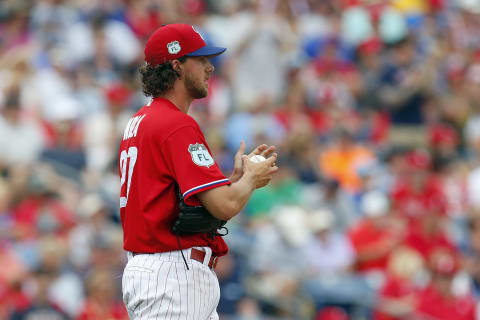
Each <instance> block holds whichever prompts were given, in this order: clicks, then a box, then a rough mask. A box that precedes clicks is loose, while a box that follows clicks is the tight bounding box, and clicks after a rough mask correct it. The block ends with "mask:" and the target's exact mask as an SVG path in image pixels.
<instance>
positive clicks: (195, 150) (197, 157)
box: [188, 143, 215, 168]
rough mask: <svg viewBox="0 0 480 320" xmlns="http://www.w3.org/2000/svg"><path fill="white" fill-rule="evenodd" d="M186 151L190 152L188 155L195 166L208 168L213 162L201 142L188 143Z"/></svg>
mask: <svg viewBox="0 0 480 320" xmlns="http://www.w3.org/2000/svg"><path fill="white" fill-rule="evenodd" d="M188 152H190V155H191V156H192V160H193V163H195V164H196V165H197V166H201V167H207V168H209V167H210V166H212V165H213V164H214V163H215V161H214V160H213V157H212V156H211V155H210V153H209V152H208V149H207V147H205V145H204V144H203V143H195V144H191V145H189V146H188Z"/></svg>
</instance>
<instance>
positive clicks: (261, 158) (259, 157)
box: [249, 154, 267, 162]
mask: <svg viewBox="0 0 480 320" xmlns="http://www.w3.org/2000/svg"><path fill="white" fill-rule="evenodd" d="M249 160H250V161H252V162H262V161H265V160H267V159H265V157H264V156H262V155H260V154H256V155H254V156H253V157H251V158H249Z"/></svg>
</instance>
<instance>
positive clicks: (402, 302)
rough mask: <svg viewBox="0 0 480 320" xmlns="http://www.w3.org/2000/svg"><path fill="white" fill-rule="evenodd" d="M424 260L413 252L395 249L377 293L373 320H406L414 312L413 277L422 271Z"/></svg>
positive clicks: (414, 287) (414, 289)
mask: <svg viewBox="0 0 480 320" xmlns="http://www.w3.org/2000/svg"><path fill="white" fill-rule="evenodd" d="M423 264H424V260H423V258H422V256H421V255H419V254H418V253H417V252H415V251H414V250H411V249H409V248H402V249H397V250H396V251H395V252H394V253H393V255H392V257H391V259H390V261H389V264H388V274H387V279H386V281H385V283H384V285H383V287H382V289H381V290H380V292H379V299H378V304H377V306H376V309H377V311H375V312H374V314H373V319H374V320H401V319H407V318H408V317H409V316H411V314H412V312H413V311H414V310H415V306H416V305H415V301H416V300H415V293H416V290H417V288H416V285H415V282H414V277H415V275H417V274H418V273H419V272H420V271H421V270H422V269H423Z"/></svg>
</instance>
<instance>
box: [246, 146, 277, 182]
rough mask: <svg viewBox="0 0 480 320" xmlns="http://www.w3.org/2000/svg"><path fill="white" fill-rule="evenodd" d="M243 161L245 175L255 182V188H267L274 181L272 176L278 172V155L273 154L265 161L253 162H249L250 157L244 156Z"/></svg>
mask: <svg viewBox="0 0 480 320" xmlns="http://www.w3.org/2000/svg"><path fill="white" fill-rule="evenodd" d="M242 160H243V174H244V175H246V176H248V177H249V178H251V179H252V180H253V183H254V185H255V188H256V189H258V188H262V187H264V186H266V185H267V184H268V183H269V182H270V180H271V179H272V175H273V174H274V173H275V172H277V171H278V167H277V166H276V164H275V162H276V161H277V154H276V153H273V154H272V155H271V156H270V157H268V158H267V159H266V160H265V161H261V162H253V161H250V160H248V156H245V155H244V156H242Z"/></svg>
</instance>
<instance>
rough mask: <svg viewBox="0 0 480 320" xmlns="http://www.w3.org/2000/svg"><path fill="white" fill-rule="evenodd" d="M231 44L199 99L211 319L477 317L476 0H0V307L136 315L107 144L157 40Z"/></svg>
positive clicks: (132, 101) (140, 100)
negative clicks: (230, 187)
mask: <svg viewBox="0 0 480 320" xmlns="http://www.w3.org/2000/svg"><path fill="white" fill-rule="evenodd" d="M177 22H183V23H189V24H192V25H195V26H197V27H198V30H200V31H201V33H202V34H203V35H204V37H205V38H206V39H207V41H208V42H211V43H214V44H218V45H221V46H225V47H227V48H228V50H227V51H226V53H225V54H223V55H221V56H219V57H217V58H215V59H214V64H215V68H216V70H215V76H214V77H212V78H211V83H210V94H209V96H208V97H207V98H205V99H203V100H197V101H194V103H193V105H192V107H191V111H190V113H191V114H192V115H193V116H194V117H195V118H196V120H197V121H198V122H199V124H200V125H201V127H202V129H203V131H204V133H205V136H206V138H207V141H208V143H209V145H210V147H211V149H212V151H213V154H214V156H215V158H216V160H217V162H218V163H219V165H220V167H221V168H222V170H223V172H224V173H225V175H227V176H228V175H229V174H230V172H231V170H232V166H233V154H234V153H235V151H236V149H237V148H238V147H239V145H240V141H241V140H242V139H243V140H245V141H246V143H247V146H248V149H249V150H251V149H253V148H254V147H255V146H256V145H258V144H261V143H267V144H274V145H276V146H277V147H278V152H279V154H280V157H279V161H278V165H279V166H280V171H279V172H278V174H276V176H275V177H274V179H273V180H272V182H271V184H270V185H269V186H267V187H265V188H262V189H260V190H257V191H256V192H255V193H254V195H253V197H252V199H251V201H250V202H249V203H248V205H247V207H246V208H245V210H244V211H243V212H242V213H241V214H240V215H239V216H237V217H236V218H234V219H233V220H232V221H230V222H229V229H230V233H229V234H228V236H226V237H225V239H226V241H227V242H228V244H229V245H230V248H231V249H230V253H229V255H227V256H226V257H223V258H221V259H219V263H218V266H217V269H216V272H217V274H218V278H219V280H220V284H221V290H222V298H221V301H220V304H219V307H218V311H219V313H220V314H221V319H227V320H228V319H232V320H242V319H243V320H247V319H248V320H256V319H315V320H345V319H354V320H355V319H374V320H395V319H398V320H400V319H414V320H415V319H425V320H435V319H437V320H443V319H445V320H453V319H455V320H462V319H480V310H479V309H478V308H477V305H478V303H479V302H480V161H479V160H480V158H479V155H480V1H479V0H178V1H174V0H36V1H33V0H31V1H27V0H3V1H1V2H0V319H14V320H20V319H25V320H28V319H40V318H39V317H41V319H52V320H56V319H80V320H91V319H127V315H126V312H125V309H124V307H123V304H122V300H121V291H120V288H121V286H120V285H121V276H122V270H123V266H124V264H125V260H126V255H125V253H124V252H123V250H122V231H121V227H120V224H119V215H118V211H119V210H118V198H119V178H118V174H117V166H118V164H117V150H118V145H119V140H120V137H121V136H122V133H123V129H124V126H125V124H126V121H128V119H129V118H130V117H131V115H132V114H134V113H135V112H136V111H137V110H138V109H139V108H140V107H141V106H142V105H143V104H144V103H145V102H146V99H145V97H144V96H143V94H142V92H141V82H140V79H139V73H138V67H139V66H140V65H141V64H142V63H144V62H143V47H144V43H145V41H146V39H147V38H148V37H149V35H150V34H151V33H152V32H153V31H154V30H155V29H156V28H158V27H159V26H161V25H162V24H167V23H177Z"/></svg>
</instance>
